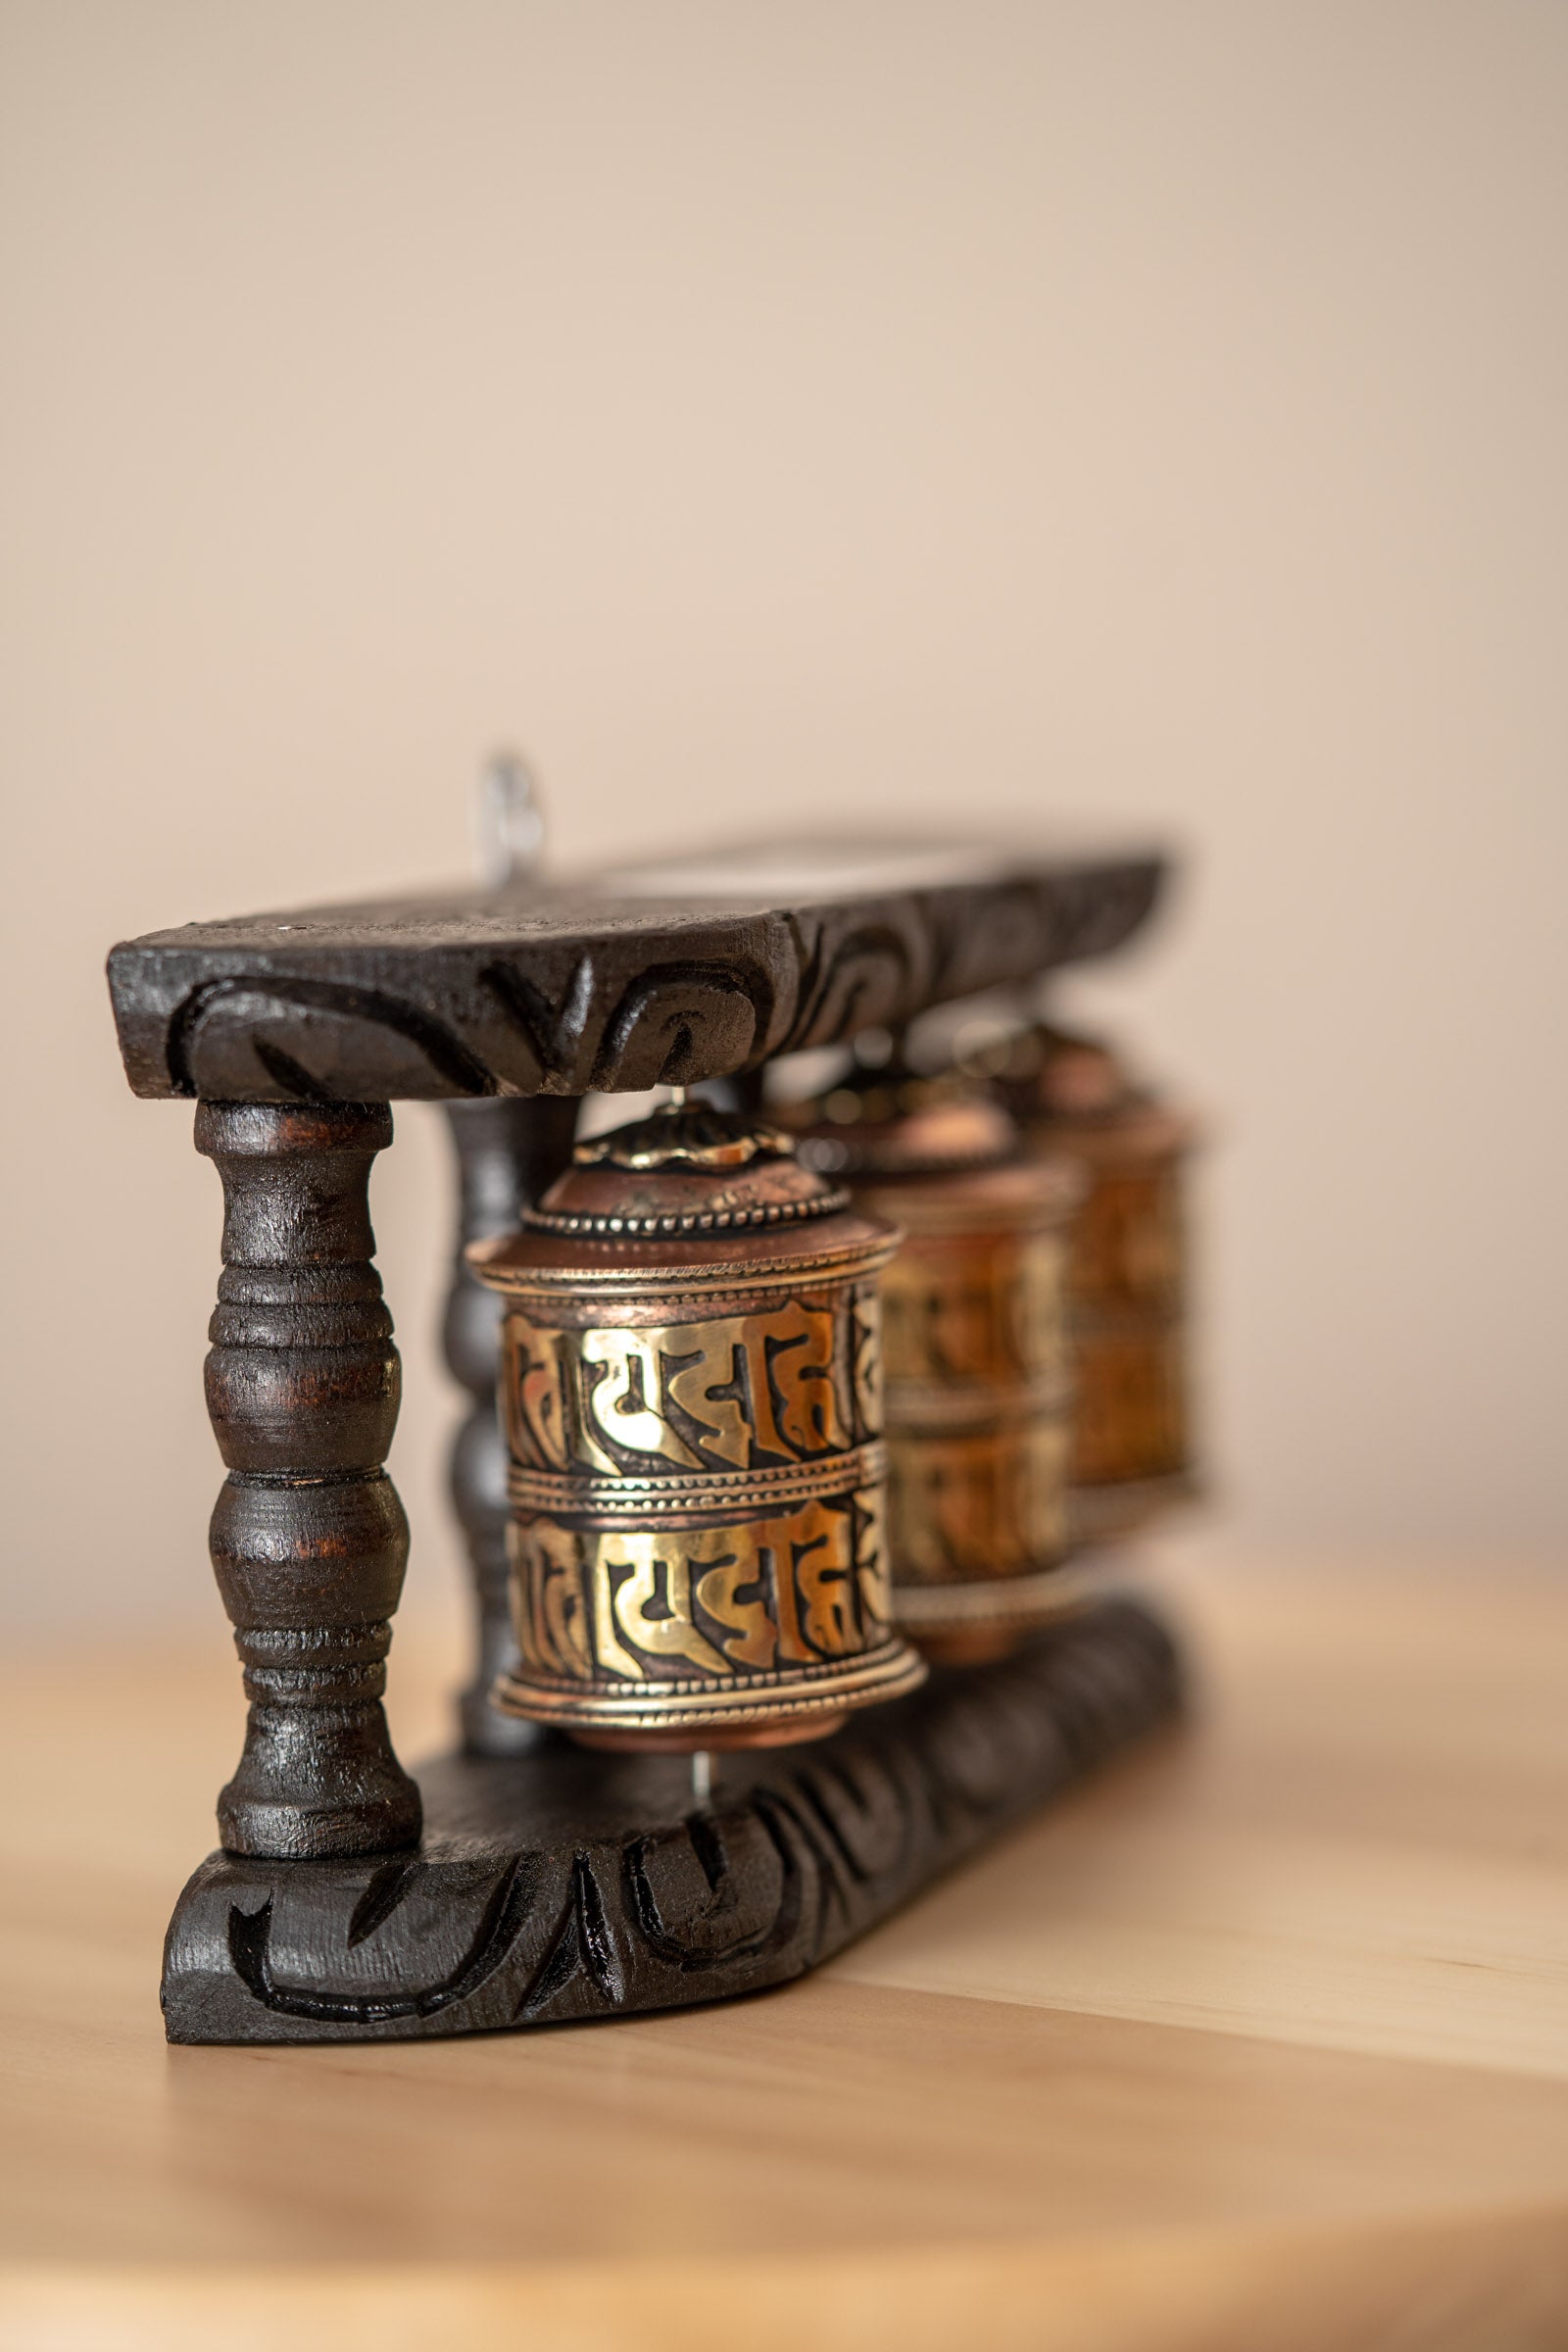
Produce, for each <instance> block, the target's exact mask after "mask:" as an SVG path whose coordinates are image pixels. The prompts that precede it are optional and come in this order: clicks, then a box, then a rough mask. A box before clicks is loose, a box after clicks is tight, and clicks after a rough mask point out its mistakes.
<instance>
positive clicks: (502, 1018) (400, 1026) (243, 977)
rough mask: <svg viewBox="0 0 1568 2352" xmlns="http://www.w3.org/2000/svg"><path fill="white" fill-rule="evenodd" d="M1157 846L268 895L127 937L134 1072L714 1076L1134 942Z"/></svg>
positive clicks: (162, 1078)
mask: <svg viewBox="0 0 1568 2352" xmlns="http://www.w3.org/2000/svg"><path fill="white" fill-rule="evenodd" d="M1163 870H1164V869H1163V862H1162V860H1161V858H1159V857H1158V856H1157V855H1155V854H1153V853H1148V852H1142V851H1106V852H1103V853H1097V852H1077V851H1071V850H1066V851H1057V852H1053V851H1050V850H1044V851H1040V852H1028V851H1021V852H1020V851H1011V852H1009V851H999V850H978V851H977V850H976V849H975V848H974V847H973V845H972V844H962V843H948V844H945V845H930V844H925V845H917V846H915V847H913V848H906V849H900V848H898V847H892V848H890V847H889V846H888V845H886V844H884V845H882V846H880V847H877V848H865V847H857V846H856V845H853V844H851V845H839V846H832V845H828V846H825V847H813V848H811V849H809V850H805V851H802V850H796V851H793V852H785V851H780V850H776V849H775V850H770V851H751V852H744V853H739V852H738V853H735V854H733V855H732V856H729V857H711V858H702V859H699V860H695V861H687V862H685V863H681V862H679V861H675V860H670V861H666V862H665V863H663V864H662V865H658V866H649V867H645V868H641V869H634V868H627V869H625V870H623V871H621V872H618V873H610V874H607V875H605V876H602V877H599V878H597V879H592V880H582V881H573V882H565V883H563V884H562V885H560V886H559V887H555V888H552V889H550V890H540V889H537V888H534V889H529V890H526V891H517V892H509V893H506V894H504V895H502V896H499V897H484V896H481V895H479V894H477V893H473V892H469V893H466V894H458V895H450V896H446V897H429V898H411V899H407V900H399V901H394V902H387V903H366V904H364V905H359V906H348V907H319V908H315V909H304V910H296V911H289V912H282V913H278V914H266V915H253V916H247V917H244V918H241V919H238V920H234V921H229V922H213V923H192V924H187V925H186V926H185V927H184V928H183V929H180V930H174V931H159V932H152V933H150V934H148V936H147V937H146V938H144V939H138V940H131V941H127V942H125V943H123V944H122V945H121V946H119V947H117V948H116V949H115V950H114V951H113V952H112V954H111V956H110V958H109V980H110V991H111V995H112V997H113V1001H114V1007H115V1018H116V1021H117V1023H118V1026H119V1031H120V1044H121V1052H122V1054H123V1059H124V1065H125V1072H126V1075H127V1077H128V1078H129V1080H130V1084H131V1086H132V1088H133V1089H134V1091H135V1092H136V1093H137V1094H139V1095H149V1096H181V1095H183V1096H193V1095H194V1096H199V1097H201V1098H203V1099H211V1100H219V1101H227V1102H255V1103H274V1102H318V1103H325V1102H365V1101H375V1102H385V1101H395V1100H399V1099H405V1098H417V1099H426V1100H440V1099H444V1098H459V1097H464V1096H475V1095H494V1094H508V1095H535V1094H548V1095H581V1094H583V1093H586V1092H587V1091H588V1090H590V1089H592V1088H600V1089H604V1090H607V1091H609V1092H612V1093H614V1092H628V1091H635V1090H637V1089H640V1088H645V1087H650V1086H654V1085H657V1084H671V1085H680V1084H690V1083H693V1082H695V1081H698V1080H701V1079H711V1078H719V1077H725V1076H728V1075H731V1074H733V1073H734V1072H737V1071H746V1070H753V1069H756V1068H757V1067H758V1066H759V1065H760V1063H761V1062H763V1061H764V1060H766V1059H767V1058H769V1057H770V1056H772V1055H774V1054H783V1053H788V1052H791V1051H793V1050H795V1049H797V1048H802V1047H808V1046H821V1045H830V1044H835V1043H838V1042H840V1041H842V1040H843V1039H846V1038H849V1037H852V1036H854V1035H855V1034H856V1033H857V1031H858V1030H860V1029H862V1028H864V1027H866V1026H868V1025H870V1024H873V1023H881V1024H884V1025H888V1026H892V1025H896V1024H898V1023H900V1022H902V1021H905V1020H907V1019H908V1018H909V1017H911V1016H912V1015H913V1014H914V1013H916V1012H918V1011H920V1010H921V1009H923V1008H924V1007H925V1006H927V1005H936V1004H942V1003H945V1002H948V1001H950V1000H952V999H955V998H959V997H963V996H967V995H970V994H973V993H974V992H975V991H977V990H980V989H984V988H990V987H994V986H998V985H1001V984H1003V983H1007V982H1013V981H1020V980H1025V979H1029V978H1032V977H1033V976H1034V975H1035V974H1036V973H1039V972H1041V971H1044V970H1046V969H1048V968H1050V967H1051V966H1053V965H1056V964H1061V963H1066V962H1070V961H1073V960H1076V959H1078V958H1081V957H1083V956H1099V955H1104V954H1106V953H1108V952H1109V951H1110V950H1112V949H1114V948H1117V947H1120V946H1121V945H1122V943H1123V942H1124V941H1125V940H1127V939H1128V938H1129V937H1130V936H1131V934H1132V933H1133V932H1134V931H1136V930H1137V929H1138V927H1139V926H1140V924H1142V923H1143V922H1144V920H1145V919H1146V917H1147V916H1148V915H1149V913H1150V911H1151V909H1152V907H1153V905H1154V902H1155V899H1156V897H1157V895H1158V891H1159V888H1160V884H1161V879H1162V875H1163Z"/></svg>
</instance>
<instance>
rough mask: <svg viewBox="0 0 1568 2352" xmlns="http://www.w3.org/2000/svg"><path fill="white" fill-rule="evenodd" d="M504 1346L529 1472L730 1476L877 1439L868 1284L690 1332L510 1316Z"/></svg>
mask: <svg viewBox="0 0 1568 2352" xmlns="http://www.w3.org/2000/svg"><path fill="white" fill-rule="evenodd" d="M506 1336H507V1350H506V1354H507V1366H506V1373H507V1376H506V1382H505V1390H504V1409H505V1413H506V1422H507V1437H508V1441H509V1444H510V1446H511V1449H512V1454H513V1458H514V1460H515V1462H516V1463H517V1464H518V1465H519V1466H520V1467H521V1468H523V1469H527V1470H537V1471H543V1472H553V1473H555V1474H556V1475H557V1476H559V1477H564V1478H570V1479H583V1478H586V1479H590V1480H607V1481H617V1482H618V1481H621V1480H624V1479H628V1478H638V1477H643V1478H647V1477H659V1478H661V1479H663V1478H669V1477H674V1476H681V1475H683V1474H684V1475H686V1476H691V1475H693V1474H695V1475H697V1476H699V1477H701V1476H703V1475H705V1474H711V1475H716V1476H725V1475H727V1474H732V1473H734V1472H736V1471H747V1470H754V1469H762V1468H776V1467H779V1466H781V1465H789V1464H798V1463H802V1462H809V1461H818V1462H821V1461H825V1460H830V1459H831V1457H833V1456H834V1455H842V1454H844V1453H845V1452H847V1451H848V1450H849V1449H850V1448H851V1447H853V1446H856V1445H858V1444H862V1443H864V1442H865V1441H866V1440H867V1439H868V1438H871V1437H874V1436H876V1435H877V1434H878V1432H879V1431H880V1428H881V1422H882V1397H881V1369H880V1346H879V1314H878V1303H877V1294H876V1289H875V1286H874V1285H873V1284H871V1283H867V1282H860V1283H857V1284H854V1285H848V1286H845V1287H843V1288H842V1289H841V1290H840V1291H839V1293H838V1295H837V1296H836V1297H835V1296H833V1295H832V1294H829V1295H828V1296H826V1297H823V1296H822V1295H821V1294H820V1293H815V1292H813V1293H809V1294H808V1295H806V1296H805V1297H799V1296H798V1297H793V1298H789V1299H783V1300H781V1301H779V1302H778V1303H777V1304H775V1305H771V1306H770V1307H769V1309H768V1311H766V1312H765V1313H759V1312H751V1313H738V1314H731V1315H723V1316H712V1317H704V1318H703V1319H701V1320H697V1321H692V1322H685V1323H675V1322H670V1323H649V1324H644V1325H641V1326H628V1325H623V1324H614V1325H602V1324H596V1325H589V1326H587V1327H579V1328H572V1329H564V1328H562V1327H561V1326H560V1325H559V1324H550V1323H545V1322H542V1321H536V1320H535V1319H534V1318H533V1317H532V1316H531V1315H529V1314H528V1313H526V1312H525V1311H524V1310H523V1308H522V1307H521V1306H513V1307H512V1308H511V1309H510V1311H509V1313H508V1316H507V1335H506ZM841 1483H842V1481H841Z"/></svg>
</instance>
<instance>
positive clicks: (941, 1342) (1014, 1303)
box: [781, 1070, 1082, 1662]
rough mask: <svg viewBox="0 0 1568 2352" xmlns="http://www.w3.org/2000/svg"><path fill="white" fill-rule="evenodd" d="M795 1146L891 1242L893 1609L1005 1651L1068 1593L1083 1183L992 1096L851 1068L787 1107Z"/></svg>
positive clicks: (940, 1654)
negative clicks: (845, 1076) (1074, 1272)
mask: <svg viewBox="0 0 1568 2352" xmlns="http://www.w3.org/2000/svg"><path fill="white" fill-rule="evenodd" d="M781 1116H782V1117H783V1118H784V1120H785V1121H786V1123H787V1124H789V1125H791V1126H792V1127H793V1128H796V1129H797V1130H798V1131H799V1132H800V1144H799V1149H800V1152H801V1154H802V1157H803V1158H805V1159H807V1160H808V1162H809V1164H810V1165H812V1166H814V1167H816V1168H818V1169H819V1170H820V1171H821V1172H822V1173H823V1174H824V1175H830V1176H842V1177H843V1179H844V1181H845V1182H846V1183H847V1184H848V1185H849V1186H850V1189H851V1194H852V1198H853V1199H854V1201H855V1205H856V1207H857V1208H858V1209H859V1210H860V1211H861V1212H862V1214H864V1215H866V1216H869V1217H876V1218H879V1219H885V1220H887V1221H888V1222H891V1223H897V1224H898V1225H900V1226H902V1227H903V1229H904V1234H905V1239H904V1243H903V1246H902V1247H901V1249H900V1250H899V1252H898V1255H897V1256H896V1257H895V1258H894V1260H893V1262H892V1264H891V1265H890V1266H889V1268H888V1270H887V1272H886V1274H885V1275H884V1276H883V1280H882V1315H883V1365H884V1371H885V1376H886V1384H887V1432H888V1456H889V1473H888V1537H889V1549H890V1552H891V1555H892V1560H893V1597H894V1608H895V1613H896V1615H897V1617H898V1620H899V1623H900V1624H901V1625H902V1626H903V1627H904V1628H905V1630H906V1631H907V1633H908V1634H909V1635H910V1636H911V1637H912V1638H913V1639H914V1640H915V1641H916V1642H919V1644H920V1646H921V1647H922V1648H923V1649H925V1650H927V1651H928V1652H929V1653H930V1654H931V1655H932V1656H934V1657H937V1658H939V1659H942V1660H944V1661H950V1662H959V1661H965V1662H968V1661H978V1660H979V1659H982V1658H986V1657H995V1656H999V1655H1004V1654H1005V1652H1006V1651H1007V1650H1008V1649H1010V1648H1011V1647H1013V1646H1014V1645H1015V1643H1016V1642H1017V1641H1018V1640H1019V1639H1021V1638H1022V1636H1023V1635H1024V1634H1026V1633H1027V1632H1028V1631H1030V1630H1031V1629H1032V1628H1033V1627H1034V1626H1036V1625H1038V1624H1040V1623H1042V1622H1044V1621H1045V1620H1046V1619H1047V1618H1050V1617H1054V1616H1056V1615H1059V1614H1060V1613H1061V1612H1062V1610H1063V1609H1064V1607H1066V1606H1068V1605H1070V1602H1071V1599H1072V1597H1073V1595H1072V1593H1071V1588H1070V1586H1069V1583H1068V1581H1067V1580H1066V1579H1065V1578H1064V1577H1063V1576H1062V1574H1061V1571H1060V1565H1059V1563H1060V1561H1061V1559H1062V1557H1063V1555H1064V1553H1065V1551H1066V1549H1067V1522H1066V1482H1067V1455H1068V1446H1069V1423H1070V1411H1071V1377H1070V1369H1069V1364H1068V1356H1067V1344H1066V1329H1065V1298H1064V1269H1065V1248H1066V1241H1065V1236H1066V1228H1067V1224H1068V1220H1069V1219H1070V1217H1071V1215H1072V1212H1073V1209H1074V1208H1075V1206H1076V1204H1077V1201H1078V1198H1079V1194H1080V1192H1081V1189H1082V1182H1081V1178H1080V1177H1079V1176H1078V1174H1077V1171H1076V1170H1075V1169H1074V1168H1073V1167H1072V1166H1071V1165H1070V1163H1067V1162H1064V1161H1039V1160H1033V1161H1032V1160H1030V1159H1028V1158H1026V1157H1023V1156H1021V1155H1020V1146H1019V1137H1018V1134H1017V1130H1016V1129H1015V1127H1014V1126H1013V1123H1012V1121H1011V1119H1010V1118H1009V1117H1008V1116H1007V1113H1006V1112H1005V1110H1004V1109H1003V1108H1002V1106H1001V1105H1000V1104H999V1103H997V1102H996V1101H995V1099H994V1098H992V1097H991V1095H990V1094H989V1092H987V1091H985V1090H982V1089H979V1088H976V1087H974V1086H972V1085H969V1084H967V1083H966V1082H964V1081H962V1080H958V1079H956V1078H945V1079H936V1080H932V1079H926V1078H920V1077H917V1076H914V1075H912V1074H911V1073H909V1072H907V1071H905V1070H890V1071H886V1072H865V1071H859V1072H857V1073H856V1074H855V1075H854V1076H853V1077H852V1078H851V1079H850V1080H848V1081H847V1082H846V1083H845V1084H844V1085H843V1086H841V1087H837V1088H835V1089H833V1090H832V1091H831V1092H830V1093H828V1094H827V1095H826V1096H824V1097H823V1098H822V1100H821V1101H820V1102H819V1103H812V1104H808V1105H799V1106H796V1107H795V1108H793V1109H788V1110H785V1111H784V1112H783V1113H782V1114H781Z"/></svg>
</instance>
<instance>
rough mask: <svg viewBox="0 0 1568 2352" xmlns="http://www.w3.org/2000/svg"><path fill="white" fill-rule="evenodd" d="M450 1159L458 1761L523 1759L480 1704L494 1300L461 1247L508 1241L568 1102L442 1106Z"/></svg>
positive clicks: (499, 1481) (500, 1569) (567, 1133)
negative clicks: (462, 1678) (461, 1612)
mask: <svg viewBox="0 0 1568 2352" xmlns="http://www.w3.org/2000/svg"><path fill="white" fill-rule="evenodd" d="M446 1112H447V1118H448V1121H449V1123H450V1125H451V1129H452V1141H453V1144H454V1146H455V1148H456V1152H457V1159H458V1185H459V1210H458V1247H457V1255H456V1259H455V1261H454V1265H453V1272H452V1289H451V1291H450V1293H449V1294H448V1297H447V1312H446V1323H445V1327H444V1331H443V1339H444V1342H445V1348H446V1359H447V1364H448V1367H449V1369H450V1370H451V1372H452V1373H453V1375H454V1377H455V1378H456V1379H457V1380H459V1381H461V1382H462V1384H463V1386H464V1387H465V1388H466V1390H467V1392H468V1394H469V1396H470V1397H472V1399H473V1402H472V1405H471V1406H470V1408H469V1410H468V1413H467V1415H466V1418H465V1420H464V1422H463V1424H462V1426H461V1428H460V1429H459V1431H458V1434H457V1437H456V1439H455V1440H454V1443H453V1447H452V1464H451V1487H452V1504H453V1509H454V1510H455V1511H456V1513H457V1517H458V1523H459V1525H460V1526H461V1527H462V1529H463V1533H464V1536H465V1538H466V1542H467V1546H468V1560H469V1564H470V1566H471V1568H472V1571H473V1587H474V1600H475V1603H476V1606H477V1611H478V1642H477V1651H476V1662H475V1667H474V1678H473V1681H472V1683H471V1684H470V1685H469V1686H468V1688H467V1690H466V1691H464V1692H463V1695H462V1697H461V1699H460V1700H459V1708H460V1712H461V1717H462V1724H463V1740H464V1745H465V1747H466V1749H467V1751H468V1753H469V1754H470V1755H476V1756H516V1755H523V1754H525V1753H526V1752H527V1750H528V1749H529V1748H530V1747H532V1746H534V1745H535V1744H536V1743H537V1739H538V1734H537V1732H536V1730H535V1727H534V1726H533V1725H532V1724H530V1723H525V1722H524V1721H523V1720H522V1719H521V1718H520V1717H519V1716H516V1715H503V1714H502V1713H501V1711H500V1709H499V1708H497V1707H493V1706H492V1705H491V1704H490V1692H491V1691H492V1690H493V1689H494V1688H495V1682H496V1677H497V1675H499V1674H503V1673H510V1672H511V1671H512V1670H513V1668H514V1667H515V1665H516V1662H517V1645H516V1642H515V1640H514V1638H513V1632H512V1620H511V1614H510V1611H509V1609H508V1605H507V1521H508V1519H509V1517H510V1512H509V1510H508V1506H507V1446H506V1440H505V1439H504V1438H503V1436H502V1434H501V1424H500V1422H499V1420H498V1418H497V1415H496V1377H497V1373H498V1370H499V1367H500V1351H501V1312H502V1307H503V1304H504V1301H503V1300H502V1299H501V1298H500V1296H499V1294H498V1293H497V1292H495V1291H490V1290H486V1289H485V1288H484V1286H483V1285H482V1284H481V1283H479V1282H476V1281H475V1279H474V1277H473V1273H472V1271H471V1269H470V1267H469V1266H468V1264H467V1261H466V1258H465V1256H464V1254H463V1253H464V1250H465V1249H466V1246H467V1244H468V1243H469V1242H482V1241H489V1240H490V1239H491V1237H492V1236H493V1235H496V1234H501V1233H511V1232H512V1231H513V1230H514V1228H515V1226H516V1224H517V1221H518V1218H519V1217H520V1215H521V1212H522V1210H523V1209H524V1208H525V1207H526V1206H527V1205H528V1203H529V1202H530V1201H537V1200H538V1198H539V1196H540V1194H541V1193H543V1192H544V1191H545V1190H546V1189H547V1187H548V1186H549V1185H550V1184H551V1182H552V1181H553V1180H554V1178H555V1177H556V1176H558V1175H559V1174H560V1172H561V1170H562V1169H563V1168H564V1166H565V1164H566V1162H567V1160H568V1159H569V1158H570V1156H571V1140H572V1133H573V1130H574V1129H575V1127H576V1124H577V1104H576V1103H574V1102H562V1101H560V1100H558V1099H553V1098H548V1097H541V1098H540V1099H538V1100H536V1101H534V1102H526V1101H518V1100H516V1099H515V1097H507V1096H502V1097H499V1098H491V1099H490V1100H488V1101H484V1102H478V1103H448V1104H447V1105H446Z"/></svg>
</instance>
